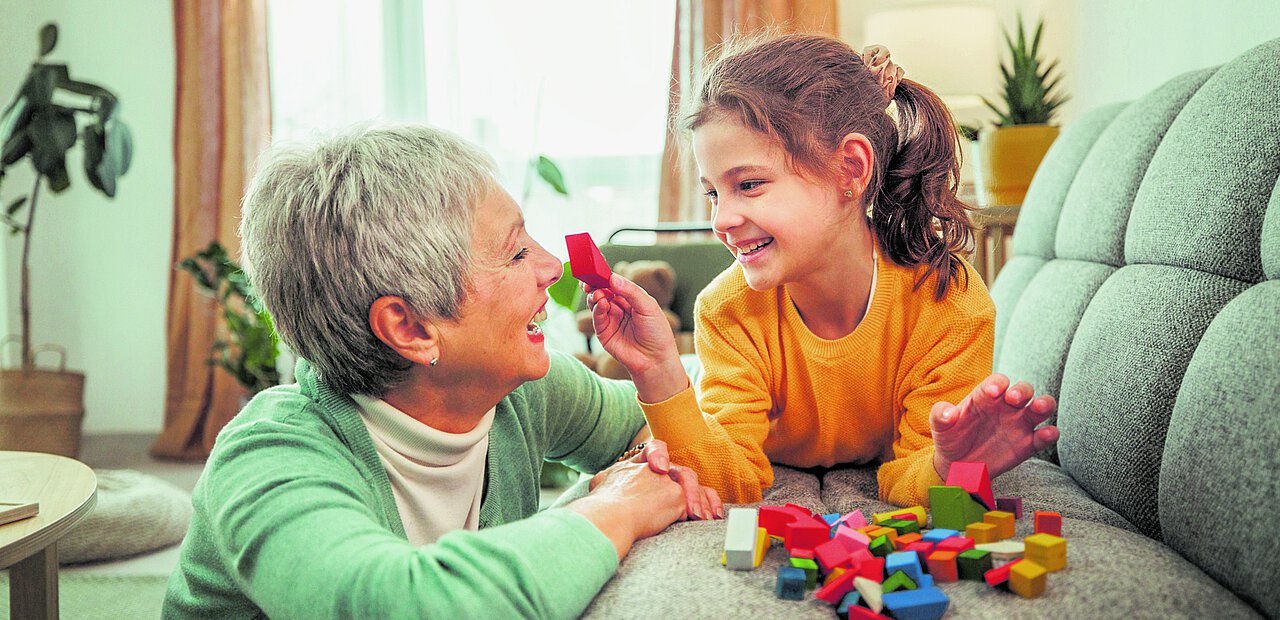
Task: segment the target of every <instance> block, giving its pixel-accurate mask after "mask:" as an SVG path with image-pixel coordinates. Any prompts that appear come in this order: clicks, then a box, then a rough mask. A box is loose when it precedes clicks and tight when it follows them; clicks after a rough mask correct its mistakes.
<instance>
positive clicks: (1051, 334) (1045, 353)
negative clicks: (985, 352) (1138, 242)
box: [995, 259, 1115, 423]
mask: <svg viewBox="0 0 1280 620" xmlns="http://www.w3.org/2000/svg"><path fill="white" fill-rule="evenodd" d="M1114 272H1115V267H1112V266H1110V265H1104V264H1101V263H1093V262H1083V261H1076V260H1063V259H1056V260H1052V261H1049V263H1048V264H1046V265H1045V266H1044V267H1043V268H1042V269H1040V271H1039V272H1038V273H1036V275H1035V277H1034V278H1032V280H1031V282H1030V283H1029V284H1028V285H1027V288H1026V291H1025V292H1023V294H1022V298H1021V299H1019V300H1018V305H1017V306H1015V307H1014V308H1013V312H1011V313H1010V312H1006V313H1005V314H1007V315H1009V318H1008V328H1007V331H1006V332H1005V334H1006V335H1005V341H1004V342H1003V343H1002V344H1001V347H1000V349H1001V350H1000V356H999V358H998V359H999V361H998V362H997V363H996V366H995V369H996V372H1000V373H1004V374H1005V375H1008V376H1009V377H1010V378H1011V379H1014V380H1017V381H1026V382H1028V383H1030V384H1031V385H1032V387H1034V388H1035V389H1036V393H1047V394H1055V395H1056V394H1059V393H1060V392H1061V390H1060V388H1061V386H1062V369H1063V366H1064V365H1065V364H1066V361H1067V351H1068V350H1069V348H1070V347H1071V339H1072V336H1074V335H1075V332H1076V327H1078V326H1079V325H1080V318H1081V317H1082V316H1084V311H1085V308H1087V307H1088V305H1089V301H1090V300H1092V299H1093V295H1094V294H1095V293H1097V292H1098V288H1099V287H1101V286H1102V283H1103V282H1105V281H1106V279H1107V278H1108V277H1109V276H1110V275H1111V274H1112V273H1114ZM1053 422H1054V420H1053V419H1050V423H1053Z"/></svg>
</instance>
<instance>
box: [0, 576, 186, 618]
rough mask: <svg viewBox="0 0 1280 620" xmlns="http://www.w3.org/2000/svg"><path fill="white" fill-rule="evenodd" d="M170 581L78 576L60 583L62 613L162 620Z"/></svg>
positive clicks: (1, 613) (1, 579)
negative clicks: (160, 619)
mask: <svg viewBox="0 0 1280 620" xmlns="http://www.w3.org/2000/svg"><path fill="white" fill-rule="evenodd" d="M168 583H169V578H168V577H162V576H158V575H155V576H151V575H146V576H144V575H92V574H86V575H75V574H63V575H61V576H60V577H59V579H58V610H59V611H60V612H61V614H62V617H63V618H66V619H67V620H133V619H135V618H159V617H160V607H161V605H162V604H163V603H164V590H165V586H166V585H167V584H168ZM0 618H4V619H7V618H9V571H3V572H0Z"/></svg>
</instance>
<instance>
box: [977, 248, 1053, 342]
mask: <svg viewBox="0 0 1280 620" xmlns="http://www.w3.org/2000/svg"><path fill="white" fill-rule="evenodd" d="M1045 262H1046V260H1045V259H1043V258H1040V257H1039V256H1015V257H1013V258H1011V259H1009V262H1008V263H1005V266H1004V267H1003V268H1001V269H1000V277H998V278H996V281H995V283H994V284H992V285H991V300H992V301H993V302H995V305H996V338H995V359H994V360H993V361H994V364H995V365H996V366H998V365H999V364H1000V348H1001V343H1002V342H1004V333H1005V331H1006V330H1007V329H1008V327H1009V317H1010V316H1012V314H1013V308H1014V306H1016V305H1018V300H1019V299H1021V298H1022V294H1023V292H1025V291H1026V290H1027V284H1029V283H1030V282H1031V279H1032V278H1034V277H1035V275H1036V273H1037V272H1039V271H1040V268H1041V267H1043V266H1044V264H1045Z"/></svg>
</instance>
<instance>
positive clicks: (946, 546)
mask: <svg viewBox="0 0 1280 620" xmlns="http://www.w3.org/2000/svg"><path fill="white" fill-rule="evenodd" d="M974 544H976V543H974V542H973V539H972V538H969V537H968V536H952V537H950V538H946V539H943V541H942V542H940V543H938V545H937V546H936V547H934V548H933V549H934V551H955V552H956V554H957V555H959V554H960V553H961V552H962V551H967V550H969V549H972V548H973V546H974Z"/></svg>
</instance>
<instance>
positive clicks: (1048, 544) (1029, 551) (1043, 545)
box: [1022, 533, 1067, 572]
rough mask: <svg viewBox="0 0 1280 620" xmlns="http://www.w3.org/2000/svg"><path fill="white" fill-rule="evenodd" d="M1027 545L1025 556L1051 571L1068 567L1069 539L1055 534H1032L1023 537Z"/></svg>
mask: <svg viewBox="0 0 1280 620" xmlns="http://www.w3.org/2000/svg"><path fill="white" fill-rule="evenodd" d="M1022 542H1023V544H1024V545H1025V546H1026V552H1025V553H1024V554H1023V557H1024V558H1026V559H1027V560H1030V561H1032V562H1035V563H1036V564H1039V565H1040V566H1043V567H1044V569H1045V570H1047V571H1049V572H1054V571H1059V570H1062V569H1064V568H1066V567H1067V539H1065V538H1062V537H1061V536H1054V535H1053V534H1045V533H1040V534H1032V535H1031V536H1028V537H1026V538H1024V539H1022Z"/></svg>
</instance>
